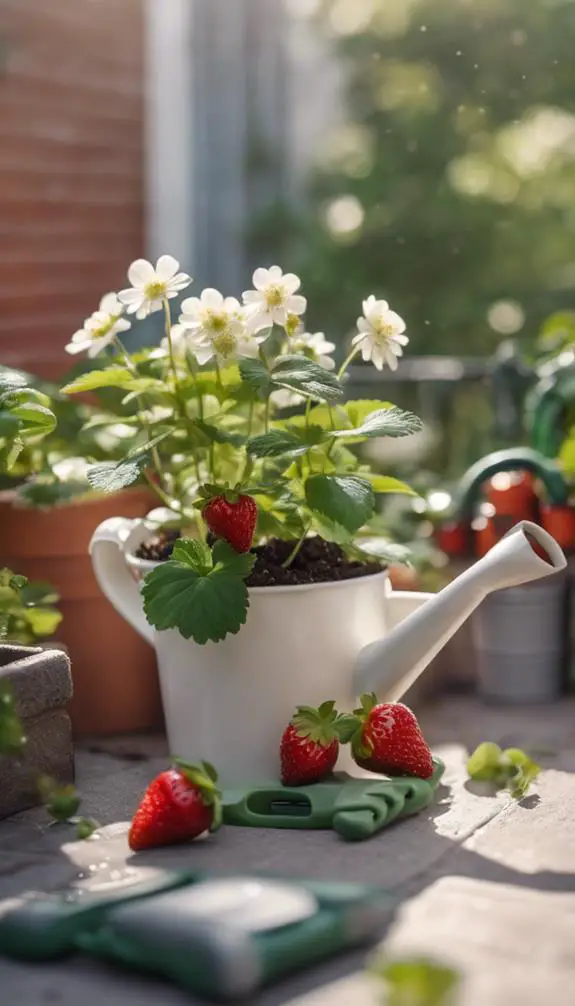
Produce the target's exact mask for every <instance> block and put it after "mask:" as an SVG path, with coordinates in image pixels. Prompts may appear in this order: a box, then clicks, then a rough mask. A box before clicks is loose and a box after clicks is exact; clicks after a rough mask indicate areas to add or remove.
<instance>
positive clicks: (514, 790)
mask: <svg viewBox="0 0 575 1006" xmlns="http://www.w3.org/2000/svg"><path fill="white" fill-rule="evenodd" d="M467 771H468V773H469V776H470V778H471V779H473V780H474V782H486V783H490V784H491V785H492V786H493V787H494V788H495V789H507V790H509V792H510V793H511V796H512V797H513V798H514V799H515V800H521V799H523V797H524V796H525V795H526V793H527V791H528V789H529V786H530V785H531V783H532V782H533V781H534V780H535V779H536V778H537V776H538V775H539V773H540V771H541V767H540V766H539V765H537V764H536V762H534V761H533V760H532V759H531V758H530V757H529V755H528V754H526V753H525V751H522V750H521V749H520V748H505V750H502V749H501V748H500V747H499V745H498V744H494V743H492V742H491V741H485V742H484V743H483V744H480V745H479V747H477V748H476V749H475V751H474V752H473V754H472V755H471V756H470V757H469V760H468V762H467Z"/></svg>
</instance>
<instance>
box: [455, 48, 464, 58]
mask: <svg viewBox="0 0 575 1006" xmlns="http://www.w3.org/2000/svg"><path fill="white" fill-rule="evenodd" d="M455 55H456V56H463V53H462V51H461V49H458V50H457V52H456V53H455Z"/></svg>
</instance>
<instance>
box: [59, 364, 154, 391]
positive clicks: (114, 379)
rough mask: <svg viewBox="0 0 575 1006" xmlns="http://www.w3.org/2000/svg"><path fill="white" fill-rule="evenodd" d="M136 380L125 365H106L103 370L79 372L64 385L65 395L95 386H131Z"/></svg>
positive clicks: (93, 388) (91, 388) (91, 389)
mask: <svg viewBox="0 0 575 1006" xmlns="http://www.w3.org/2000/svg"><path fill="white" fill-rule="evenodd" d="M134 380H136V379H135V378H134V376H133V374H131V373H130V371H129V370H128V368H127V367H106V368H105V369H104V370H89V371H88V372H87V373H86V374H80V376H79V377H77V378H76V379H75V380H74V381H71V382H70V384H66V385H64V387H63V388H62V392H63V394H65V395H77V394H79V393H80V392H82V391H94V390H95V389H96V388H127V389H129V388H131V386H132V384H133V383H134Z"/></svg>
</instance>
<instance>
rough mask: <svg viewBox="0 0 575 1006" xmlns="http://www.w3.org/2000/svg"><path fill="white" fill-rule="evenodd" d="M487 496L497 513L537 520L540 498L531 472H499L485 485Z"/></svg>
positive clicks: (516, 519)
mask: <svg viewBox="0 0 575 1006" xmlns="http://www.w3.org/2000/svg"><path fill="white" fill-rule="evenodd" d="M485 497H486V499H487V501H488V502H489V503H491V504H492V506H494V507H495V512H496V514H498V515H499V514H501V515H505V516H507V517H513V518H514V522H515V523H518V522H519V521H520V520H536V518H537V508H538V499H537V493H536V492H535V479H534V477H533V475H532V474H531V472H526V471H514V472H499V473H498V474H497V475H494V476H493V478H491V479H490V480H489V482H488V483H487V485H486V487H485Z"/></svg>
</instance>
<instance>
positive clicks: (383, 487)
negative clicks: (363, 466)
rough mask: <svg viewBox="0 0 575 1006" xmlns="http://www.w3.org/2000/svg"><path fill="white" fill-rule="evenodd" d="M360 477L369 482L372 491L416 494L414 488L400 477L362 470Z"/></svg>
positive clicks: (405, 494) (406, 494)
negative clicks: (395, 477)
mask: <svg viewBox="0 0 575 1006" xmlns="http://www.w3.org/2000/svg"><path fill="white" fill-rule="evenodd" d="M361 477H362V478H364V479H365V480H366V482H369V484H370V486H371V488H372V489H373V491H374V493H400V494H401V495H402V496H418V495H419V493H416V491H415V489H412V488H411V486H408V485H407V483H406V482H402V481H401V479H394V478H392V476H391V475H377V474H376V473H375V472H362V473H361Z"/></svg>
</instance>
